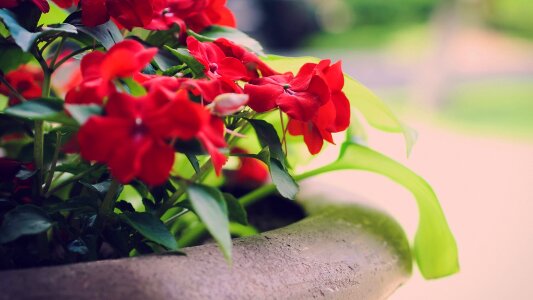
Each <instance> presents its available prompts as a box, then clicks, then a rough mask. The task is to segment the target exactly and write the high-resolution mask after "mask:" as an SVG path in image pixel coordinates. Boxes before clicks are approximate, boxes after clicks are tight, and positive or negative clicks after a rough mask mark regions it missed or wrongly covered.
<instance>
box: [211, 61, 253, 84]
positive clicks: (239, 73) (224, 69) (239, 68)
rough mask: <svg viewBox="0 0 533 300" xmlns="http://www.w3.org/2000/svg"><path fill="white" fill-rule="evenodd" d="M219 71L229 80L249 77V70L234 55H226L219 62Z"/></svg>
mask: <svg viewBox="0 0 533 300" xmlns="http://www.w3.org/2000/svg"><path fill="white" fill-rule="evenodd" d="M217 73H218V74H220V76H222V77H224V78H226V79H229V80H241V79H242V80H244V79H246V78H247V77H248V71H247V70H246V67H245V66H244V65H243V64H242V62H241V61H240V60H238V59H236V58H233V57H226V58H224V59H223V60H222V61H220V62H219V64H218V70H217Z"/></svg>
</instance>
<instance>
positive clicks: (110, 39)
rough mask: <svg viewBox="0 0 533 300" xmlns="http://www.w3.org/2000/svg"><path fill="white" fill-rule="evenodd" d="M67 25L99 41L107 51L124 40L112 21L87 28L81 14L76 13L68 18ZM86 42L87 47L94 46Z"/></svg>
mask: <svg viewBox="0 0 533 300" xmlns="http://www.w3.org/2000/svg"><path fill="white" fill-rule="evenodd" d="M65 23H69V24H72V25H74V26H75V27H76V28H77V29H78V32H81V33H84V34H86V35H88V36H90V37H91V38H93V39H95V40H97V41H98V42H99V43H100V44H101V45H102V46H104V47H105V48H106V49H109V48H111V47H113V45H115V44H116V43H118V42H120V41H122V40H123V39H124V38H123V37H122V34H121V33H120V30H119V29H118V27H117V25H115V23H114V22H113V21H111V20H109V21H108V22H106V23H104V24H101V25H98V26H95V27H85V26H83V23H82V22H81V13H79V12H75V13H73V14H71V15H70V16H68V18H67V19H66V20H65ZM84 42H85V43H86V44H87V45H92V43H90V42H89V41H87V40H86V41H84Z"/></svg>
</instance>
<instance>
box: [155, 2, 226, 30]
mask: <svg viewBox="0 0 533 300" xmlns="http://www.w3.org/2000/svg"><path fill="white" fill-rule="evenodd" d="M173 24H178V26H180V28H181V30H182V31H184V30H185V24H186V26H188V27H189V28H190V29H191V30H193V31H195V32H200V31H202V30H204V29H205V28H206V27H209V26H211V25H223V26H230V27H235V26H236V22H235V16H233V13H232V12H231V11H230V10H229V9H228V8H227V7H226V0H167V5H166V6H164V7H161V9H159V10H155V15H154V18H153V22H152V23H151V24H150V25H149V26H148V27H147V28H149V29H158V30H167V29H170V27H172V25H173Z"/></svg>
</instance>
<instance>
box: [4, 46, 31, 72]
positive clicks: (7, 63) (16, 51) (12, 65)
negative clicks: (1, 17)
mask: <svg viewBox="0 0 533 300" xmlns="http://www.w3.org/2000/svg"><path fill="white" fill-rule="evenodd" d="M0 57H2V58H5V57H9V59H0V71H2V72H4V73H7V72H9V71H11V70H14V69H16V68H17V67H18V66H20V65H22V64H25V63H27V62H29V61H30V60H31V59H32V56H31V54H29V53H27V52H24V51H22V49H20V47H18V46H17V45H16V44H13V43H9V42H2V43H0Z"/></svg>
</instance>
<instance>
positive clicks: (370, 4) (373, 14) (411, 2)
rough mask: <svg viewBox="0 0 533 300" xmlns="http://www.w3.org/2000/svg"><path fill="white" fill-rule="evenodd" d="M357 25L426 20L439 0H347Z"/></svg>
mask: <svg viewBox="0 0 533 300" xmlns="http://www.w3.org/2000/svg"><path fill="white" fill-rule="evenodd" d="M345 1H346V2H347V3H348V5H349V6H350V7H351V8H352V9H353V11H354V13H355V24H356V25H390V24H398V23H412V22H422V21H426V20H427V19H428V18H429V17H430V16H431V13H432V12H433V10H434V9H435V8H436V6H437V5H438V4H439V2H440V1H439V0H345ZM526 1H527V0H526Z"/></svg>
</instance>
